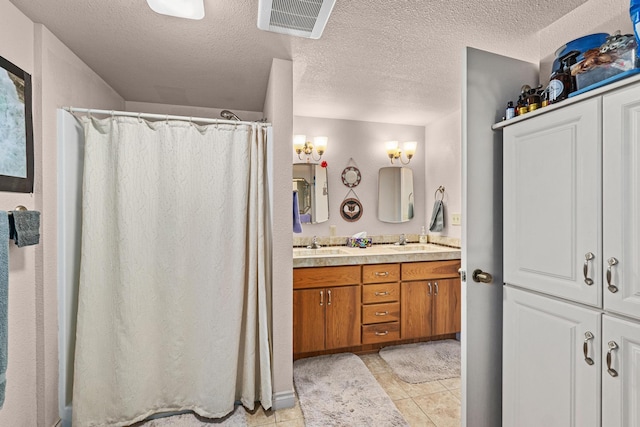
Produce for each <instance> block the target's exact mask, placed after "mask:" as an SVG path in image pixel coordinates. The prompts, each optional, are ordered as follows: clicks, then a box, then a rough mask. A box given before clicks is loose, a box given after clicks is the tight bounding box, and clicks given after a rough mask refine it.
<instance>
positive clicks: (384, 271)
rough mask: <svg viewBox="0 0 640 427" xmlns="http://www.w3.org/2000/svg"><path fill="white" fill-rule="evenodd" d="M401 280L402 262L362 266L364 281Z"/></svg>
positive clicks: (383, 281)
mask: <svg viewBox="0 0 640 427" xmlns="http://www.w3.org/2000/svg"><path fill="white" fill-rule="evenodd" d="M398 280H400V264H375V265H363V266H362V283H385V282H397V281H398Z"/></svg>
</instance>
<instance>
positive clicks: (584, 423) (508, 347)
mask: <svg viewBox="0 0 640 427" xmlns="http://www.w3.org/2000/svg"><path fill="white" fill-rule="evenodd" d="M503 300H504V318H503V322H504V328H503V361H502V362H503V368H502V369H503V370H502V390H503V393H502V399H503V400H502V409H503V426H505V427H540V426H545V427H567V426H574V427H591V426H593V427H595V426H599V425H600V378H601V376H600V370H601V369H600V366H601V358H600V351H599V349H600V343H601V334H600V318H601V316H602V315H601V314H600V313H599V312H597V311H595V310H591V309H588V308H584V307H580V306H577V305H573V304H569V303H565V302H561V301H560V300H555V299H552V298H549V297H543V296H540V295H537V294H533V293H530V292H528V291H522V290H519V289H515V288H512V287H510V286H506V287H505V289H504V294H503ZM587 333H590V334H591V335H585V334H587ZM590 336H593V338H591V339H587V338H589V337H590ZM585 339H586V355H587V357H589V358H591V360H592V361H593V364H589V363H587V361H586V360H585V359H586V358H585V355H584V352H583V351H584V350H585V347H584V345H585ZM487 369H489V367H488V368H487ZM496 375H499V373H496ZM604 425H608V424H604ZM627 425H632V424H627Z"/></svg>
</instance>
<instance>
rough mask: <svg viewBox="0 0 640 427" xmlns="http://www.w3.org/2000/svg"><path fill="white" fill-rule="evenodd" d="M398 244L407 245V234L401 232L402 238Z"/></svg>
mask: <svg viewBox="0 0 640 427" xmlns="http://www.w3.org/2000/svg"><path fill="white" fill-rule="evenodd" d="M397 244H398V245H402V246H404V245H406V244H407V238H406V237H405V235H404V234H401V235H400V239H399V240H398V243H397Z"/></svg>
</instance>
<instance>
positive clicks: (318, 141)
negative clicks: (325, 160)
mask: <svg viewBox="0 0 640 427" xmlns="http://www.w3.org/2000/svg"><path fill="white" fill-rule="evenodd" d="M328 141H329V138H327V137H326V136H316V137H315V138H313V142H311V141H307V136H306V135H294V136H293V149H294V150H295V152H296V153H298V159H300V160H302V153H304V154H305V155H306V156H307V163H308V162H309V160H310V158H311V159H313V160H314V161H316V162H317V161H319V160H320V159H321V158H322V155H323V154H324V152H325V151H327V142H328ZM314 149H315V151H316V153H318V158H317V159H316V157H315V156H314V154H313V150H314Z"/></svg>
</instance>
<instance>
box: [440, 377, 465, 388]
mask: <svg viewBox="0 0 640 427" xmlns="http://www.w3.org/2000/svg"><path fill="white" fill-rule="evenodd" d="M440 383H442V385H443V386H445V388H446V389H447V390H458V389H459V388H460V387H461V379H460V377H458V378H448V379H446V380H440Z"/></svg>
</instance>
